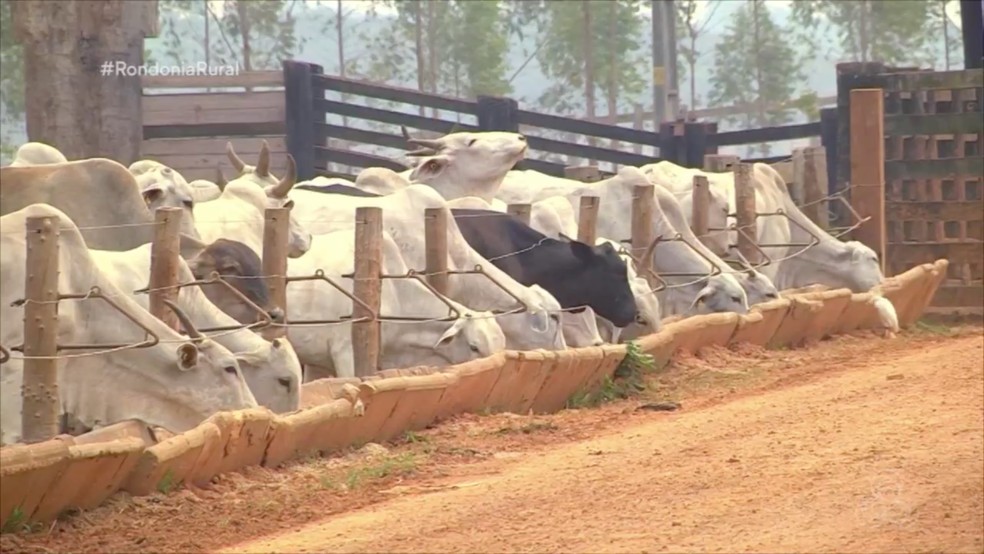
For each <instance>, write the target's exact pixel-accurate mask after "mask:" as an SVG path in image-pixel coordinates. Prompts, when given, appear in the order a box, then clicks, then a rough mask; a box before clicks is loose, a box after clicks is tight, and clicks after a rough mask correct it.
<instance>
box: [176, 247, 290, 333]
mask: <svg viewBox="0 0 984 554" xmlns="http://www.w3.org/2000/svg"><path fill="white" fill-rule="evenodd" d="M187 262H188V268H189V269H191V272H192V273H193V274H194V275H195V278H196V279H208V278H209V277H210V276H211V275H212V272H218V274H219V275H220V276H221V277H222V280H223V281H226V282H227V283H229V284H230V285H232V286H233V287H234V288H235V289H236V290H238V291H239V292H241V293H242V294H243V295H244V296H246V298H248V299H249V300H250V301H252V302H253V303H254V304H256V305H257V306H258V307H260V308H262V309H263V310H264V311H266V312H267V314H268V315H269V316H270V318H271V319H273V320H274V321H281V320H283V316H284V311H283V310H282V309H281V308H280V307H279V306H275V305H274V304H273V301H272V300H271V298H270V289H269V288H267V284H266V279H263V278H262V275H263V264H262V262H261V261H260V257H259V256H257V255H256V252H253V249H252V248H250V247H248V246H246V245H245V244H243V243H241V242H239V241H235V240H228V239H218V240H216V241H215V242H213V243H212V244H209V245H207V246H205V248H204V249H203V250H201V251H199V252H198V253H197V255H195V256H193V257H190V258H189V259H188V260H187ZM200 288H201V289H202V292H204V293H205V297H206V298H208V299H209V301H210V302H212V303H213V304H215V306H216V307H217V308H219V309H220V310H222V311H223V312H225V313H226V314H228V315H229V316H230V317H232V318H233V319H235V320H236V321H238V322H240V323H246V324H249V323H253V322H254V321H256V320H257V319H259V315H258V314H257V313H256V311H254V310H253V309H252V308H250V307H249V306H247V305H246V304H243V302H242V301H241V300H240V299H239V298H238V297H237V296H236V295H234V294H233V293H231V292H229V290H228V289H226V288H225V287H223V286H222V285H216V284H210V285H201V287H200Z"/></svg>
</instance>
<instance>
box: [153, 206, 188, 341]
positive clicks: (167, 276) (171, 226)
mask: <svg viewBox="0 0 984 554" xmlns="http://www.w3.org/2000/svg"><path fill="white" fill-rule="evenodd" d="M154 223H155V225H154V242H153V244H152V245H151V247H150V313H151V315H153V316H154V317H156V318H157V319H159V320H161V321H163V322H164V323H165V324H166V325H167V326H168V327H170V328H172V329H174V330H175V331H178V332H180V331H181V326H180V323H178V316H176V315H174V312H172V311H171V309H170V308H168V307H167V306H166V305H165V304H164V301H165V300H170V301H171V302H177V301H178V289H177V288H176V287H177V285H178V263H179V259H180V257H181V236H180V234H179V232H180V231H181V208H171V207H167V208H157V211H156V212H155V213H154Z"/></svg>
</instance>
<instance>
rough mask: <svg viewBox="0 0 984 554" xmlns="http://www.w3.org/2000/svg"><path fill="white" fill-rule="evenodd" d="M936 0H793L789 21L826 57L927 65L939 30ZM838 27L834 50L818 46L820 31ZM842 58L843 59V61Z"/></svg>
mask: <svg viewBox="0 0 984 554" xmlns="http://www.w3.org/2000/svg"><path fill="white" fill-rule="evenodd" d="M938 2H939V0H905V1H901V2H885V1H881V0H877V1H875V0H853V1H850V2H845V1H843V0H798V1H797V2H793V4H792V7H793V20H794V21H795V22H796V23H797V25H798V26H799V28H800V31H801V34H802V37H801V38H802V39H803V40H804V41H805V42H806V43H807V44H808V45H809V46H810V47H811V48H812V49H820V48H823V47H826V48H828V49H830V50H832V51H828V52H825V53H824V55H825V56H826V57H830V58H834V59H842V60H844V61H858V62H865V61H879V62H885V63H886V64H889V65H908V64H926V63H931V61H932V54H931V53H930V51H931V49H932V47H933V45H934V44H935V39H936V37H935V35H936V34H938V33H939V29H940V27H939V22H938V19H937V22H936V24H935V25H934V24H933V22H934V18H933V17H932V15H931V14H932V12H933V11H934V10H933V4H936V3H938ZM831 27H832V28H834V29H836V30H837V34H838V37H839V39H840V41H839V42H840V44H838V45H837V48H831V46H830V45H825V44H818V42H817V37H820V36H822V35H821V34H820V33H818V32H817V30H819V29H824V30H826V29H829V28H831ZM844 58H847V59H844Z"/></svg>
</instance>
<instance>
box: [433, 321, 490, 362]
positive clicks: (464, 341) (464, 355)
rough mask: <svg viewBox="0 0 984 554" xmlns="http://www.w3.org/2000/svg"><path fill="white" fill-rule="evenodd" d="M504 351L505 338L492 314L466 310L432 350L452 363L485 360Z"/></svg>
mask: <svg viewBox="0 0 984 554" xmlns="http://www.w3.org/2000/svg"><path fill="white" fill-rule="evenodd" d="M505 348H506V336H505V334H503V332H502V328H501V327H499V324H498V323H496V321H495V316H494V315H493V314H491V313H490V312H472V311H465V310H462V313H461V317H459V318H458V319H456V320H454V322H453V323H452V324H451V326H450V327H448V328H447V329H446V330H445V331H444V333H443V334H442V335H441V336H440V338H438V339H437V342H435V343H434V347H433V349H434V353H435V354H436V355H437V356H439V357H440V358H442V359H443V360H445V361H447V362H448V363H451V364H460V363H462V362H466V361H468V360H473V359H475V358H485V357H487V356H491V355H492V354H495V353H496V352H501V351H502V350H505Z"/></svg>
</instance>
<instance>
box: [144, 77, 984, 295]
mask: <svg viewBox="0 0 984 554" xmlns="http://www.w3.org/2000/svg"><path fill="white" fill-rule="evenodd" d="M837 67H838V69H837V71H838V106H837V108H827V109H823V110H821V111H820V121H818V122H811V123H805V124H797V125H785V126H778V127H770V128H764V129H751V130H746V131H729V132H717V124H716V123H713V122H699V121H673V122H666V123H663V124H662V125H661V126H660V129H659V132H652V131H647V130H644V129H639V128H628V127H622V126H618V125H609V124H604V123H597V122H592V121H584V120H581V119H578V118H571V117H562V116H556V115H549V114H543V113H539V112H535V111H530V110H523V109H520V106H519V105H518V103H517V102H516V101H515V100H512V99H509V98H498V97H479V98H478V99H476V100H467V99H461V98H451V97H447V96H441V95H435V94H429V93H423V92H420V91H415V90H408V89H402V88H396V87H390V86H386V85H378V84H373V83H367V82H364V81H356V80H351V79H343V78H339V77H334V76H328V75H324V74H323V71H322V68H321V67H320V66H318V65H315V64H309V63H305V62H298V61H286V62H284V65H283V71H279V72H278V71H261V72H251V73H246V74H243V75H240V76H235V77H155V78H144V87H145V96H144V107H143V109H144V118H145V120H144V144H143V156H144V157H150V158H154V159H158V160H159V161H161V162H163V163H166V164H168V165H170V166H171V167H174V168H175V169H177V170H179V171H180V172H182V174H185V175H186V176H187V177H189V178H195V177H201V178H208V179H212V178H214V176H215V168H216V167H221V166H223V165H225V160H226V155H225V144H226V142H227V141H228V142H232V144H233V145H234V147H235V148H236V151H237V152H239V153H240V154H241V155H243V154H244V155H251V154H253V153H256V152H259V149H260V145H261V139H263V140H267V142H268V143H269V144H270V146H271V153H272V154H273V156H272V159H273V160H274V166H273V170H274V172H276V171H278V170H279V171H282V170H283V168H282V167H281V166H283V164H284V161H283V160H284V159H285V156H283V155H282V154H284V153H286V152H290V153H291V154H292V155H293V156H294V158H295V160H296V161H297V165H298V173H299V177H300V178H302V179H309V178H312V177H314V176H316V175H328V176H339V177H344V178H347V179H354V177H355V175H354V174H355V173H357V172H358V171H359V169H360V168H365V167H388V168H390V169H393V170H396V171H401V170H404V169H406V168H407V165H406V163H407V162H406V160H405V159H404V158H403V154H404V153H405V151H406V150H407V149H409V148H410V145H409V144H408V143H407V141H406V138H405V137H404V136H403V134H402V132H401V130H400V127H401V126H403V127H405V128H408V129H412V130H413V132H414V133H418V134H420V133H431V134H435V135H436V134H443V133H447V132H449V131H452V130H454V129H459V130H485V131H489V130H504V131H518V132H522V133H523V134H524V135H525V136H527V137H528V142H529V145H530V153H529V154H528V156H527V159H525V160H523V161H522V162H521V163H520V164H519V165H518V167H519V168H526V169H535V170H538V171H542V172H544V173H547V174H551V175H557V176H563V175H568V176H572V177H577V178H580V179H582V180H593V179H598V178H602V177H603V176H604V175H606V174H610V173H611V172H613V171H615V170H616V169H617V168H618V167H619V166H623V165H633V166H639V165H644V164H647V163H654V162H657V161H660V160H668V161H672V162H674V163H677V164H679V165H683V166H686V167H705V169H710V168H708V167H706V165H705V163H704V158H705V156H715V155H717V153H718V149H719V147H723V146H735V145H741V144H759V143H763V142H773V141H782V140H790V139H799V138H814V137H817V136H819V137H820V139H821V140H820V142H821V144H822V146H819V147H816V146H815V147H806V148H801V149H795V150H794V151H793V152H792V153H790V154H785V155H780V156H774V157H771V158H764V159H746V160H742V161H745V162H755V161H762V162H766V163H771V164H772V165H773V167H775V168H776V169H777V170H778V171H779V173H780V174H781V175H782V176H783V178H784V180H785V181H786V182H787V184H789V185H790V191H791V193H792V195H793V198H794V200H795V201H796V202H797V204H798V205H800V206H801V207H802V209H803V211H804V212H806V213H807V214H808V215H809V216H810V217H811V219H813V220H814V221H815V222H817V224H818V225H820V226H821V227H823V228H825V229H829V230H830V232H831V233H833V234H835V236H839V234H840V232H839V230H845V229H851V228H854V227H856V226H857V223H858V220H859V218H858V217H857V216H856V214H855V213H852V211H851V209H850V208H849V206H850V205H855V204H856V202H854V201H853V200H851V199H850V198H851V195H852V189H853V188H854V186H855V185H856V184H857V180H856V179H852V178H851V171H852V169H851V168H852V165H851V156H850V152H851V138H850V115H851V114H850V93H851V90H854V89H858V88H866V87H877V88H883V89H884V90H886V95H887V96H886V99H885V101H884V106H885V108H886V113H887V115H886V118H887V119H886V120H885V122H884V123H883V125H884V129H885V132H886V133H887V134H888V136H887V137H886V141H887V142H886V148H887V161H886V166H885V169H884V170H883V173H882V174H883V176H884V177H887V179H888V181H889V184H888V187H887V193H886V194H887V195H888V196H887V197H886V199H885V200H882V201H881V203H882V204H883V203H884V202H887V204H886V205H884V206H881V205H880V204H879V205H876V206H871V207H870V208H871V209H874V210H877V209H886V210H887V211H888V213H887V217H882V218H880V221H886V220H887V225H888V238H887V245H886V246H885V247H882V246H880V245H879V244H877V241H875V240H874V239H872V238H871V237H868V238H867V239H866V238H863V237H864V233H865V231H864V230H863V229H860V230H859V231H858V232H856V233H854V234H853V237H854V238H859V239H861V240H863V241H865V242H867V243H871V244H873V245H875V247H876V250H877V251H878V252H881V253H883V255H884V256H885V258H886V259H887V264H886V270H887V271H888V272H889V274H894V273H897V272H899V271H902V270H904V269H905V268H907V267H910V266H911V265H912V264H914V263H922V262H927V261H930V260H932V259H936V258H938V257H948V258H949V259H951V260H953V262H954V263H953V264H952V265H951V266H950V270H949V271H950V277H951V280H950V281H949V282H948V283H947V284H945V285H944V286H943V287H942V288H941V292H940V295H939V297H938V298H937V300H936V301H935V303H934V307H936V308H972V309H979V308H980V306H981V304H982V301H984V298H982V296H984V295H982V292H981V290H982V287H981V285H980V282H981V272H982V269H981V268H982V264H981V261H980V251H981V245H980V241H981V219H980V217H981V216H980V211H981V210H980V207H981V206H980V202H981V197H982V193H981V186H982V185H981V180H980V175H981V162H980V153H981V146H980V142H981V141H980V110H981V108H980V101H979V99H980V98H981V91H980V86H979V84H980V70H964V71H950V72H931V71H926V70H919V69H918V68H890V67H886V66H885V65H883V64H838V66H837ZM916 76H919V77H916ZM919 79H921V80H919ZM927 83H929V85H927ZM206 89H207V90H206ZM954 90H956V91H957V93H954V92H952V91H954ZM954 94H959V101H957V102H955V101H954V100H953V98H954V96H953V95H954ZM914 95H915V96H918V97H919V98H922V99H923V101H922V102H914V101H913V98H914V97H915V96H914ZM414 112H415V113H414ZM972 114H974V115H972ZM899 116H907V118H906V119H905V120H904V121H903V120H902V119H892V118H896V117H899ZM975 125H976V127H975ZM916 131H918V132H920V133H925V132H929V131H932V133H933V134H932V135H915V134H913V133H914V132H916ZM958 143H959V146H958V145H957V144H958ZM961 148H962V150H960V149H961ZM934 149H935V150H934ZM955 153H957V154H955ZM859 155H860V156H866V155H867V153H859ZM914 157H928V158H933V159H927V160H919V159H915V158H914ZM903 158H904V159H903ZM581 161H586V162H587V163H588V164H590V165H589V166H581V167H579V168H577V169H587V170H589V171H577V170H573V171H572V169H573V168H572V167H571V166H572V165H574V166H576V165H577V164H578V163H581ZM592 166H594V167H593V168H592ZM599 169H600V170H601V171H599ZM724 169H727V166H725V167H723V168H719V169H717V170H718V171H720V170H724ZM876 177H877V176H872V177H871V178H876ZM818 181H819V182H820V183H821V186H820V187H816V186H815V183H816V182H818ZM824 182H825V183H826V184H825V185H824V184H823V183H824ZM808 183H809V184H808ZM862 204H863V202H862ZM916 206H924V207H921V208H917V207H916ZM865 209H867V208H865ZM913 210H917V211H913ZM873 225H874V224H872V226H873ZM869 227H870V226H869ZM927 229H928V230H929V231H927ZM900 233H901V234H900ZM927 233H928V234H927Z"/></svg>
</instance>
